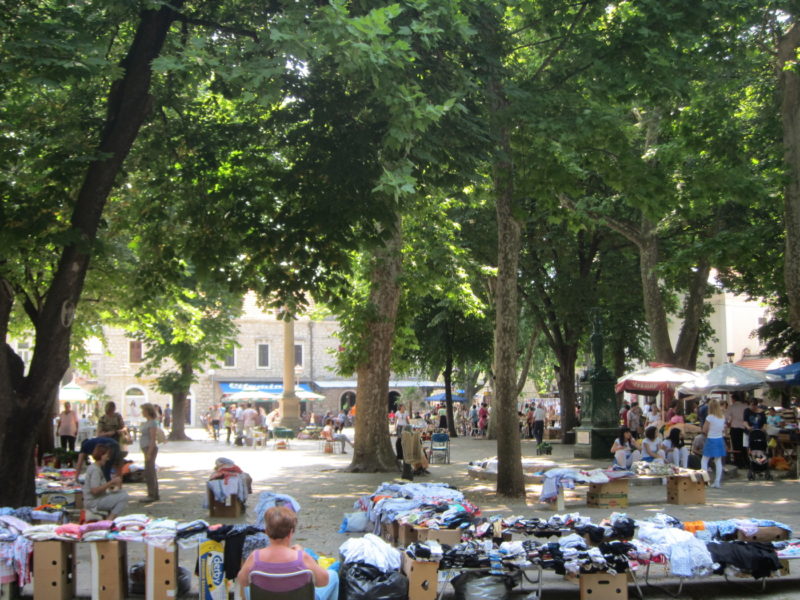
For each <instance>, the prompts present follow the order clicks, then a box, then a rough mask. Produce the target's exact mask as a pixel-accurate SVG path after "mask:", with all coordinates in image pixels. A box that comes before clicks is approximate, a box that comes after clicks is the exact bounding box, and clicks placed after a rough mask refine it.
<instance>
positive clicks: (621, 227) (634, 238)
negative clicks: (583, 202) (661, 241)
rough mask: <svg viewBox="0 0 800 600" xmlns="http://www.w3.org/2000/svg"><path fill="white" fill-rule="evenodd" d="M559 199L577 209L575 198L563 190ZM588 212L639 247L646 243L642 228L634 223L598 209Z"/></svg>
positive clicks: (573, 209)
mask: <svg viewBox="0 0 800 600" xmlns="http://www.w3.org/2000/svg"><path fill="white" fill-rule="evenodd" d="M558 199H559V201H560V202H561V205H562V206H564V207H566V208H568V209H570V210H572V211H576V210H577V205H576V204H575V200H573V199H572V198H571V197H570V196H569V195H568V194H565V193H563V192H561V193H559V194H558ZM585 210H586V213H587V214H588V215H589V216H590V217H592V218H594V219H597V220H599V221H602V222H603V223H605V224H606V225H607V226H608V227H609V228H611V229H613V230H614V231H616V232H617V233H619V234H620V235H622V236H623V237H625V238H627V239H628V240H630V241H631V243H633V244H634V245H635V246H636V247H637V248H641V247H642V244H643V243H644V236H643V235H642V231H641V229H639V228H637V227H636V226H634V225H633V224H632V223H630V222H628V221H623V220H621V219H615V218H613V217H609V216H608V215H601V214H600V213H598V212H597V211H593V210H591V209H585Z"/></svg>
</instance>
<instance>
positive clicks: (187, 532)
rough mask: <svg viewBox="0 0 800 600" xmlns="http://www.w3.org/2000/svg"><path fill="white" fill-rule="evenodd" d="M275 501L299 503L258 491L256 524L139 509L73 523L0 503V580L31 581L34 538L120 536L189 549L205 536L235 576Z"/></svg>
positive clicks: (264, 542) (262, 537)
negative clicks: (154, 515)
mask: <svg viewBox="0 0 800 600" xmlns="http://www.w3.org/2000/svg"><path fill="white" fill-rule="evenodd" d="M277 504H281V505H285V506H289V507H290V508H292V510H294V511H295V512H299V510H300V504H299V503H298V502H297V501H296V500H295V499H294V498H292V497H291V496H287V495H285V494H274V493H272V492H262V493H261V494H260V496H259V501H258V506H257V508H256V519H257V521H256V525H221V524H214V525H210V524H209V523H207V522H206V521H204V520H202V519H198V520H195V521H186V522H180V521H176V520H174V519H169V518H159V519H151V518H150V517H148V516H147V515H145V514H141V513H137V514H129V515H122V516H119V517H117V518H116V519H114V520H113V521H95V522H91V523H86V524H83V525H79V524H77V523H63V524H62V523H60V521H61V517H62V512H61V511H56V513H57V515H58V518H57V519H56V521H58V522H53V523H44V524H36V525H34V524H32V521H41V520H44V519H43V518H42V517H43V516H44V517H47V518H49V515H53V514H55V513H53V512H46V511H40V510H35V509H32V508H29V507H24V508H17V509H12V508H0V583H9V582H11V581H15V580H16V581H17V582H18V583H19V585H25V584H27V583H29V582H30V581H31V572H30V569H31V552H32V551H33V544H34V542H37V541H48V540H56V541H66V542H102V541H107V540H122V541H126V542H138V543H143V544H148V545H150V546H157V547H160V548H169V547H171V546H172V545H173V544H177V545H179V546H180V547H181V548H184V549H190V548H197V546H198V545H199V544H200V543H201V542H202V541H204V540H206V539H211V540H215V541H218V542H223V541H224V542H225V549H224V565H225V574H226V577H227V578H228V579H235V577H236V574H237V573H238V572H239V569H240V567H241V565H242V559H243V558H244V557H247V556H248V555H249V554H250V553H251V552H252V551H253V550H256V549H258V548H264V547H266V546H268V545H269V538H268V537H267V534H266V533H264V513H266V511H267V509H268V508H270V507H271V506H275V505H277Z"/></svg>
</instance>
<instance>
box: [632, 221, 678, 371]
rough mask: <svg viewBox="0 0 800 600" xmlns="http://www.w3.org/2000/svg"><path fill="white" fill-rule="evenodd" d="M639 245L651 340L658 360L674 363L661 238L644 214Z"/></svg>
mask: <svg viewBox="0 0 800 600" xmlns="http://www.w3.org/2000/svg"><path fill="white" fill-rule="evenodd" d="M642 222H643V224H642V236H641V238H640V243H639V244H638V246H639V271H640V274H641V277H642V296H643V298H644V314H645V318H646V319H647V327H648V330H649V331H650V344H651V346H652V347H653V353H654V354H655V359H656V361H658V362H662V363H667V364H674V362H675V353H674V352H673V351H672V342H671V341H670V339H669V323H668V321H667V311H666V309H665V308H664V299H663V297H662V296H661V286H660V285H659V281H658V270H657V269H658V239H657V238H656V233H655V232H654V231H653V228H652V225H651V224H649V223H646V224H645V219H644V217H643V218H642Z"/></svg>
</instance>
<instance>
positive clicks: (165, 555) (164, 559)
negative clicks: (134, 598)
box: [145, 544, 178, 600]
mask: <svg viewBox="0 0 800 600" xmlns="http://www.w3.org/2000/svg"><path fill="white" fill-rule="evenodd" d="M145 547H146V549H147V550H146V554H145V598H147V600H174V598H176V597H177V596H178V549H177V547H176V546H174V545H173V546H170V547H169V548H167V549H166V550H165V549H163V548H157V547H156V546H151V545H149V544H146V545H145Z"/></svg>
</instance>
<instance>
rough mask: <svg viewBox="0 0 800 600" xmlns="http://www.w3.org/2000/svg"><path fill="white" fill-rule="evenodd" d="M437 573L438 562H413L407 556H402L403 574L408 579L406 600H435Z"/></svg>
mask: <svg viewBox="0 0 800 600" xmlns="http://www.w3.org/2000/svg"><path fill="white" fill-rule="evenodd" d="M438 572H439V563H438V562H425V561H420V560H414V559H413V558H411V557H410V556H409V555H408V554H403V573H404V574H405V576H406V577H408V600H435V599H436V593H437V585H438Z"/></svg>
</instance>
